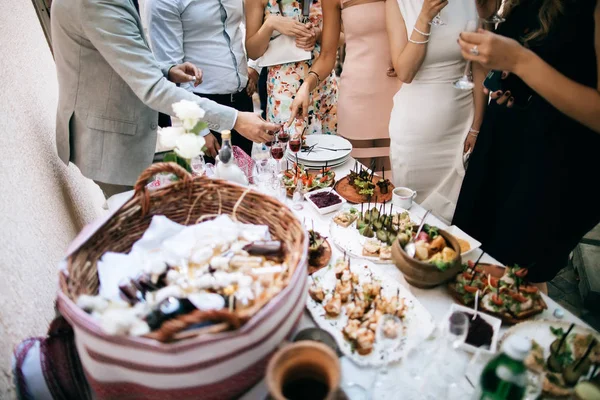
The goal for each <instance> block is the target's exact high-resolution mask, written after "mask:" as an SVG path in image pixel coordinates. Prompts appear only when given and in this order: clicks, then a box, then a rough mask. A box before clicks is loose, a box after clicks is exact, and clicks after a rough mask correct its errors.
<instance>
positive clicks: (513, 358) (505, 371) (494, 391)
mask: <svg viewBox="0 0 600 400" xmlns="http://www.w3.org/2000/svg"><path fill="white" fill-rule="evenodd" d="M530 350H531V341H529V340H527V339H525V338H523V337H520V336H516V335H512V336H509V337H508V339H506V342H504V344H503V345H502V353H500V354H499V355H498V356H496V357H494V358H493V359H492V360H491V361H490V362H489V363H488V364H487V365H486V366H485V368H484V369H483V372H482V373H481V377H480V378H479V387H478V388H477V390H476V391H475V396H474V397H473V398H474V399H477V400H521V399H523V398H524V397H525V388H526V386H527V369H526V367H525V364H524V363H523V360H525V357H527V354H529V351H530Z"/></svg>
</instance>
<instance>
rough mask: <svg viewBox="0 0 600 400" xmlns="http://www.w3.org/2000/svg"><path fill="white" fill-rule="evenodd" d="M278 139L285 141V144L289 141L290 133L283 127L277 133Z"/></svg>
mask: <svg viewBox="0 0 600 400" xmlns="http://www.w3.org/2000/svg"><path fill="white" fill-rule="evenodd" d="M277 140H278V141H280V142H281V143H283V144H284V145H285V144H286V143H287V142H289V140H290V134H289V133H288V132H286V131H285V128H284V127H282V128H281V130H280V131H279V132H278V133H277Z"/></svg>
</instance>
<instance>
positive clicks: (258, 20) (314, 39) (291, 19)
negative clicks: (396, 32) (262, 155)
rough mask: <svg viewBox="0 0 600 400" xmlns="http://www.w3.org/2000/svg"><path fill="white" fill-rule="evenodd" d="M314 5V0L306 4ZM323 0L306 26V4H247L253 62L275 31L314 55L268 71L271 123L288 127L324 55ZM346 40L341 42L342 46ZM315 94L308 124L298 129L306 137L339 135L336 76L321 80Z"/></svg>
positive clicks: (287, 0)
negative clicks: (310, 74)
mask: <svg viewBox="0 0 600 400" xmlns="http://www.w3.org/2000/svg"><path fill="white" fill-rule="evenodd" d="M303 1H311V0H303ZM321 1H322V0H312V4H311V7H310V14H309V18H308V19H309V21H308V22H307V23H302V22H301V21H302V20H303V16H302V6H303V2H302V1H296V0H246V49H247V51H248V57H250V58H251V59H258V58H260V57H261V56H262V55H263V54H264V52H265V51H266V50H267V47H268V46H269V41H270V38H271V36H272V34H273V31H278V32H280V33H281V34H283V35H287V36H292V37H294V38H295V39H296V46H298V47H300V48H303V49H305V50H310V51H312V59H311V60H308V61H301V62H296V63H288V64H281V65H274V66H270V67H268V69H269V74H268V78H267V95H268V100H267V120H268V121H271V122H274V123H278V124H284V123H286V122H287V121H288V120H289V119H290V114H291V112H290V107H291V105H292V101H293V99H294V96H295V95H296V92H297V91H298V89H299V88H300V85H302V82H304V79H305V78H306V76H307V74H308V71H309V70H310V67H311V65H312V63H313V61H314V60H315V59H316V58H317V57H318V55H319V52H320V41H321V28H322V25H323V13H322V10H321ZM341 41H342V40H340V42H341ZM320 78H321V82H320V85H319V86H318V88H316V89H315V91H314V92H313V96H312V99H313V102H312V105H311V106H310V108H309V112H308V115H309V116H308V120H307V121H301V120H296V128H297V130H299V131H302V130H304V128H305V127H306V128H307V130H306V133H307V134H312V133H323V134H335V133H336V131H337V81H336V78H335V73H334V72H332V73H331V74H330V75H329V76H327V77H320Z"/></svg>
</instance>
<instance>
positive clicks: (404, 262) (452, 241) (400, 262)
mask: <svg viewBox="0 0 600 400" xmlns="http://www.w3.org/2000/svg"><path fill="white" fill-rule="evenodd" d="M440 235H442V236H443V238H444V239H446V242H448V244H449V245H450V247H452V249H454V251H455V252H456V258H455V259H454V260H453V262H452V266H451V267H450V268H448V269H447V270H445V271H440V270H439V269H438V268H437V267H436V266H435V265H432V264H429V263H426V262H423V261H419V260H417V259H415V258H412V257H410V256H409V255H408V254H406V252H405V251H404V249H402V247H401V246H400V242H398V241H397V240H396V241H395V242H394V244H393V245H392V259H393V260H394V264H396V267H398V269H399V270H400V272H402V274H404V279H406V282H408V283H409V284H410V285H412V286H415V287H418V288H420V289H429V288H433V287H436V286H439V285H441V284H443V283H445V282H447V281H449V280H451V279H452V278H454V277H455V276H456V274H457V273H458V272H459V271H461V268H462V263H461V257H460V245H459V244H458V241H457V240H456V238H455V237H454V236H452V235H450V234H449V233H448V232H446V231H444V230H440Z"/></svg>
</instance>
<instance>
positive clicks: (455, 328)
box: [446, 312, 469, 350]
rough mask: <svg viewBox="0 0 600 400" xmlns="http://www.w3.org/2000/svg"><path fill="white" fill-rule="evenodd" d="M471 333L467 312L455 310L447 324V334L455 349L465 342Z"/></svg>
mask: <svg viewBox="0 0 600 400" xmlns="http://www.w3.org/2000/svg"><path fill="white" fill-rule="evenodd" d="M468 333H469V318H468V317H467V315H466V314H465V313H462V312H453V313H452V314H451V315H450V318H448V322H447V324H446V335H447V337H448V339H449V341H450V344H451V346H452V348H453V349H455V350H456V349H458V347H459V346H460V345H461V344H463V343H464V342H465V339H466V338H467V334H468Z"/></svg>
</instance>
